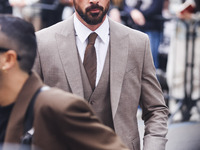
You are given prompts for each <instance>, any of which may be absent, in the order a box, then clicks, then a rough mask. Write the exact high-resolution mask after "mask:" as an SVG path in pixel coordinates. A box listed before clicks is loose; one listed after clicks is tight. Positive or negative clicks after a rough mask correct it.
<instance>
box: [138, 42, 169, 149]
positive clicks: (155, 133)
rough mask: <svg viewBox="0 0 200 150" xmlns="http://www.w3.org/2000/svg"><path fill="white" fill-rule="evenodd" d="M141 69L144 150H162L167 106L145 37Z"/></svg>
mask: <svg viewBox="0 0 200 150" xmlns="http://www.w3.org/2000/svg"><path fill="white" fill-rule="evenodd" d="M143 58H144V60H143V69H142V89H141V98H140V106H141V107H142V110H143V115H142V119H143V120H144V124H145V135H144V145H143V146H144V147H143V149H144V150H148V149H154V150H164V149H165V144H166V142H167V139H166V138H165V137H166V134H167V131H168V128H167V120H168V108H167V106H166V104H165V101H164V98H163V94H162V91H161V87H160V84H159V82H158V80H157V78H156V70H155V67H154V65H153V60H152V56H151V51H150V43H149V40H148V39H146V50H145V53H144V57H143Z"/></svg>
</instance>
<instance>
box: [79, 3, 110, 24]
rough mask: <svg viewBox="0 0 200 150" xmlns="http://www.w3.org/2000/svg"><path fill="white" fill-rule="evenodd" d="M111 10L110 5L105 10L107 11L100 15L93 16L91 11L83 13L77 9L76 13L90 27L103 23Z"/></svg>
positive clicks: (101, 12)
mask: <svg viewBox="0 0 200 150" xmlns="http://www.w3.org/2000/svg"><path fill="white" fill-rule="evenodd" d="M108 9H109V4H108V5H107V7H106V8H105V10H102V11H100V12H99V13H96V14H91V13H90V12H89V11H86V12H85V13H83V11H82V10H81V9H80V8H79V7H77V8H76V11H77V12H78V14H79V16H80V17H81V18H82V19H83V20H84V21H85V22H86V23H87V24H90V25H97V24H99V23H101V22H102V21H103V18H104V16H105V15H106V14H107V12H108Z"/></svg>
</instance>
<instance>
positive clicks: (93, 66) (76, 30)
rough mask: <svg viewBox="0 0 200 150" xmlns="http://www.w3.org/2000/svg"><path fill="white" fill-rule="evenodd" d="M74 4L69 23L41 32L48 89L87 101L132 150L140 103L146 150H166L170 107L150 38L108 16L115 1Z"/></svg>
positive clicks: (40, 67)
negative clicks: (72, 94) (75, 95)
mask: <svg viewBox="0 0 200 150" xmlns="http://www.w3.org/2000/svg"><path fill="white" fill-rule="evenodd" d="M73 4H74V7H75V14H74V15H72V16H71V17H70V18H69V19H67V20H65V21H62V22H60V23H58V24H56V25H53V26H51V27H49V28H46V29H43V30H41V31H39V32H37V40H38V55H37V59H36V62H35V65H34V69H35V70H36V71H37V72H38V73H39V75H40V76H41V78H42V80H43V81H44V82H45V83H46V84H47V85H49V86H56V87H59V88H61V89H63V90H65V91H68V92H71V93H74V94H77V95H79V96H81V97H84V98H85V99H86V100H87V102H88V103H89V104H90V105H91V106H92V108H93V110H94V111H95V113H96V115H97V116H98V117H99V118H100V120H101V121H102V122H103V123H104V124H105V125H107V126H109V127H111V128H112V129H113V130H115V132H116V133H117V134H118V135H119V136H120V137H121V139H122V140H123V141H124V143H125V144H126V145H127V146H128V147H129V148H130V149H131V150H139V149H140V137H139V132H138V123H137V116H136V114H137V110H138V105H139V104H140V106H141V108H142V109H143V115H142V118H143V120H144V123H145V134H144V146H143V147H144V150H147V149H148V150H152V149H154V150H163V149H164V148H165V143H166V141H167V139H166V137H165V136H166V134H167V120H168V108H167V107H166V104H165V101H164V98H163V93H162V91H161V88H160V85H159V83H158V81H157V78H156V70H155V67H154V65H153V60H152V56H151V50H150V43H149V39H148V36H147V35H146V34H144V33H142V32H139V31H136V30H133V29H131V28H128V27H126V26H124V25H122V24H120V23H117V22H114V21H112V20H111V19H110V18H109V17H107V15H106V14H107V11H108V9H109V5H110V0H73ZM95 38H96V40H95ZM91 39H92V40H91ZM88 41H90V42H88ZM90 61H91V62H90Z"/></svg>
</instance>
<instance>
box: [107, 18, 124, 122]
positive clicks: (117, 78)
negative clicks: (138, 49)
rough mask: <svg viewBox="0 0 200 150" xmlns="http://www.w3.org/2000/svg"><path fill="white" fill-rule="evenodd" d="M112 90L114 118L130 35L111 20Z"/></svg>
mask: <svg viewBox="0 0 200 150" xmlns="http://www.w3.org/2000/svg"><path fill="white" fill-rule="evenodd" d="M110 42H111V57H110V59H111V60H110V65H111V66H110V67H111V68H110V69H111V70H110V92H111V107H112V116H113V119H114V117H115V114H116V112H117V108H118V104H119V99H120V95H121V88H122V83H123V77H124V73H125V69H126V63H127V57H128V35H127V34H124V33H123V32H120V31H119V28H118V27H117V26H116V25H115V23H113V22H112V21H111V20H110Z"/></svg>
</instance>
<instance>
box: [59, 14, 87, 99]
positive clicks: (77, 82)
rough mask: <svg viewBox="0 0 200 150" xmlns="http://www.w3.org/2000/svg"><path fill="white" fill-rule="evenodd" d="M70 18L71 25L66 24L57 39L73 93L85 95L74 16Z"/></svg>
mask: <svg viewBox="0 0 200 150" xmlns="http://www.w3.org/2000/svg"><path fill="white" fill-rule="evenodd" d="M70 19H71V20H70V21H71V23H69V22H68V24H69V25H68V24H66V25H68V26H66V28H65V30H63V31H62V33H58V34H56V40H57V43H58V45H57V46H58V51H59V55H60V59H61V62H62V65H63V68H64V71H65V74H66V78H67V80H68V82H69V85H70V87H71V90H72V93H74V94H76V95H79V96H81V97H83V96H84V94H83V84H82V79H81V72H80V66H79V59H78V56H79V55H78V51H77V47H76V43H75V33H74V27H73V17H71V18H70ZM66 33H67V34H66ZM63 34H65V35H63Z"/></svg>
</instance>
